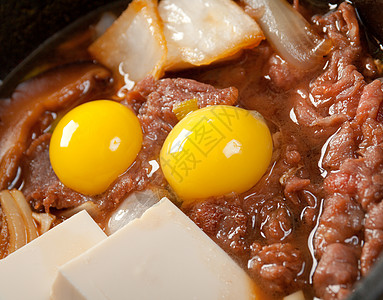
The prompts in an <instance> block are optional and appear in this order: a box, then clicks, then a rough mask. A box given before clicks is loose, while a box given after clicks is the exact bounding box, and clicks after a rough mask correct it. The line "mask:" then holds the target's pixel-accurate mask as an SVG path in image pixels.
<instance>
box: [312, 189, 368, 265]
mask: <svg viewBox="0 0 383 300" xmlns="http://www.w3.org/2000/svg"><path fill="white" fill-rule="evenodd" d="M324 205H325V206H324V208H323V214H322V216H321V218H320V224H319V227H318V229H317V232H316V234H315V239H314V246H315V252H316V255H317V257H319V258H320V257H322V256H323V255H324V253H326V251H327V247H328V246H329V245H331V244H335V243H343V244H350V245H351V246H353V247H354V248H356V247H361V244H362V242H363V235H362V233H363V221H364V212H363V210H362V208H361V207H360V205H359V203H357V202H355V201H354V200H353V199H352V198H351V197H350V196H347V195H341V194H334V195H332V196H331V197H328V198H327V199H326V200H325V203H324Z"/></svg>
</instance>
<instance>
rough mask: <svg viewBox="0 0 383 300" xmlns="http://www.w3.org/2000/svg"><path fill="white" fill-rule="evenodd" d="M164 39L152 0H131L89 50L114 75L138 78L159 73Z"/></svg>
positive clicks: (164, 46) (158, 74) (156, 75)
mask: <svg viewBox="0 0 383 300" xmlns="http://www.w3.org/2000/svg"><path fill="white" fill-rule="evenodd" d="M166 51H167V50H166V42H165V37H164V34H163V30H162V25H161V20H160V17H159V15H158V11H157V1H155V0H134V1H133V2H132V3H131V4H130V5H129V7H128V9H127V10H125V11H124V12H123V13H122V15H121V16H120V17H119V18H118V19H117V20H116V21H115V22H114V23H113V25H112V26H111V27H110V28H109V29H108V30H107V31H106V32H105V33H104V34H103V35H102V36H101V37H100V38H99V39H97V40H96V41H95V42H94V43H93V44H92V45H91V46H90V47H89V52H90V53H91V54H92V56H93V57H94V58H96V59H97V60H98V61H99V62H101V63H102V64H104V65H105V66H107V67H108V68H110V69H112V70H113V72H114V73H115V74H116V75H119V74H120V71H121V72H122V74H120V75H121V76H122V77H124V76H125V75H126V74H127V75H128V77H129V79H130V80H133V81H138V80H140V79H142V78H144V77H145V76H146V75H147V74H151V75H153V77H154V78H157V79H158V78H159V77H161V76H162V74H163V72H164V70H163V66H164V63H165V60H166Z"/></svg>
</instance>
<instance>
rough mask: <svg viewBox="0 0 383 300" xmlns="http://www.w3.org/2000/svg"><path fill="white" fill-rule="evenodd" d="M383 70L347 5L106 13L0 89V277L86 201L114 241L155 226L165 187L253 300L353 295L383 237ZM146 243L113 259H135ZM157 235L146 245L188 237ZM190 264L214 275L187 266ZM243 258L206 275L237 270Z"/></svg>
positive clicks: (209, 5)
mask: <svg viewBox="0 0 383 300" xmlns="http://www.w3.org/2000/svg"><path fill="white" fill-rule="evenodd" d="M382 72H383V68H382V64H381V61H380V60H379V59H377V58H374V57H373V56H372V55H371V51H370V50H369V48H368V36H367V35H366V33H365V32H364V30H363V27H362V26H361V24H360V22H359V21H358V18H357V14H356V12H355V8H354V7H353V5H352V4H350V3H347V2H344V3H339V4H337V5H329V7H328V8H326V9H325V10H323V9H322V10H321V11H319V10H315V9H314V8H313V6H309V5H308V4H307V2H305V3H298V1H294V3H293V5H292V4H289V3H287V2H285V1H284V0H268V1H267V0H241V1H231V0H196V1H187V0H161V1H158V2H157V1H155V0H134V1H132V2H131V3H130V4H129V6H128V7H127V8H126V10H125V11H123V12H122V13H121V15H119V16H118V15H115V14H114V13H111V12H105V13H104V14H103V15H102V16H101V17H100V19H99V21H97V22H95V23H92V24H89V26H88V27H87V29H86V30H84V31H76V32H73V34H72V35H71V37H70V38H68V39H67V40H66V41H65V42H62V43H60V44H59V45H57V47H55V49H54V50H52V52H51V55H50V56H49V57H47V58H46V59H43V60H41V61H39V62H38V67H36V68H35V69H33V70H32V71H31V72H28V73H27V74H25V77H24V78H20V83H19V85H18V86H17V87H16V89H15V90H14V92H13V93H12V95H11V96H10V97H9V98H7V99H2V101H1V103H0V120H1V122H0V141H1V142H0V164H1V168H0V188H1V190H2V191H1V193H0V203H1V207H0V216H1V222H0V228H1V234H0V256H1V257H2V260H1V261H0V273H1V272H3V271H2V270H1V268H2V267H3V265H4V266H5V263H4V264H3V265H2V264H1V263H3V262H7V263H8V262H9V260H10V259H11V258H12V257H16V255H17V253H22V251H24V252H27V250H25V249H28V247H29V245H38V240H40V239H42V238H44V236H46V237H48V234H49V233H50V232H52V235H53V232H54V230H55V229H56V228H63V227H60V226H62V225H64V224H65V223H66V222H69V221H70V220H71V219H72V218H75V216H74V215H77V213H78V212H80V211H83V210H85V211H86V212H87V214H89V215H90V216H91V217H92V222H93V221H94V222H96V223H97V225H98V227H97V228H98V230H100V229H102V231H103V232H100V233H99V234H100V235H105V233H106V235H108V237H106V236H105V237H104V236H103V237H102V239H103V240H104V241H105V242H106V241H110V240H113V241H117V240H118V236H119V235H122V234H121V232H122V231H123V230H126V229H125V228H129V226H130V227H132V226H133V225H132V224H137V222H141V223H145V222H146V221H145V220H149V221H148V222H154V223H153V224H157V223H155V222H157V221H156V220H157V219H156V218H157V217H158V216H156V215H154V214H153V213H151V212H150V211H151V210H152V209H155V208H156V207H157V209H158V207H159V205H162V204H157V202H160V203H163V201H164V200H161V199H167V200H166V201H168V202H169V204H166V205H173V206H174V207H173V206H172V207H173V208H171V209H172V210H174V211H176V213H175V214H182V218H183V217H185V221H182V222H190V226H191V227H190V228H193V230H194V231H196V232H197V231H200V232H199V233H198V234H202V235H203V236H204V238H206V235H207V236H208V237H209V239H207V240H206V241H207V242H208V243H212V244H211V245H213V246H214V247H217V249H219V251H222V250H223V251H222V255H226V256H225V259H226V260H227V261H229V260H230V264H233V266H235V268H237V267H238V270H237V269H235V270H236V271H235V272H242V273H243V275H241V276H242V277H240V278H241V279H240V280H242V281H245V280H247V279H249V280H250V282H251V286H252V288H251V293H249V294H247V295H248V299H251V298H255V299H282V298H284V297H287V298H286V299H293V298H288V297H295V298H294V299H313V298H315V297H316V298H321V299H346V298H347V297H348V296H349V295H350V294H351V293H352V292H353V290H354V289H355V286H356V284H357V283H358V282H359V281H360V280H362V279H363V278H364V277H366V276H367V275H368V274H369V272H370V270H371V269H372V267H373V266H374V264H375V263H376V261H377V260H378V258H379V255H380V252H381V250H382V248H383V202H382V198H383V104H382V101H383V88H382V82H383V81H382V79H381V78H382ZM160 200H161V201H160ZM169 207H170V206H169ZM145 211H146V212H145ZM181 211H182V212H181ZM82 213H84V212H82ZM80 214H81V213H80ZM142 214H143V216H142V217H141V215H142ZM159 215H160V214H159ZM151 216H152V217H151ZM173 217H174V218H173ZM158 218H159V219H158V220H160V219H161V220H163V222H172V220H176V217H175V216H173V214H168V215H167V217H166V218H162V217H161V216H160V217H158ZM172 218H173V219H172ZM177 218H178V217H177ZM137 220H138V221H137ZM177 220H178V219H177ZM183 220H184V219H183ZM191 221H192V222H193V223H192V222H191ZM73 222H74V221H73ZM158 222H160V221H158ZM161 222H162V221H161ZM174 222H175V221H174ZM177 222H178V221H177ZM177 222H175V223H177ZM180 222H181V221H180ZM158 224H159V223H158ZM180 224H181V223H180ZM182 224H183V223H182ZM185 224H186V223H185ZM187 224H189V223H187ZM195 225H196V227H195V228H194V227H193V226H195ZM76 226H78V225H76ZM79 226H80V227H81V225H79ZM188 226H189V225H187V226H186V225H185V228H186V227H188ZM197 226H198V228H197ZM155 228H156V226H153V227H152V228H151V230H155ZM188 228H189V227H188ZM129 230H130V229H129ZM57 235H58V233H57ZM185 235H187V233H185ZM155 237H156V235H153V238H152V239H154V238H155ZM57 239H58V240H60V236H59V235H58V237H57ZM32 240H33V241H32ZM138 240H140V236H139V235H138V236H137V238H136V240H134V239H131V240H130V242H129V243H128V244H126V245H127V246H126V248H124V249H123V252H121V253H122V254H119V255H118V256H119V257H114V258H113V259H116V260H118V261H119V262H120V264H121V265H124V260H125V259H131V257H132V255H133V254H132V253H133V250H132V249H135V248H134V247H135V244H136V243H137V241H138ZM161 241H162V239H156V244H153V245H151V246H150V247H146V248H145V249H141V250H139V251H138V252H137V253H140V252H142V253H146V252H147V251H151V252H150V253H155V254H156V255H158V253H159V252H160V251H162V250H159V248H161V247H167V248H166V249H169V251H173V250H174V249H175V248H174V246H173V243H174V245H175V244H177V242H178V238H176V237H175V236H174V238H173V239H171V240H170V242H169V241H168V240H163V242H161ZM29 242H30V244H29ZM33 243H35V244H33ZM102 243H104V242H103V241H102V242H100V244H97V245H96V246H94V247H99V248H100V247H101V246H99V245H101V244H102ZM108 243H111V242H108ZM116 243H117V242H116ZM196 243H197V242H196ZM54 244H55V243H51V244H50V245H48V246H47V247H48V248H49V247H55V245H54ZM209 245H210V244H209ZM213 246H211V247H213ZM41 247H43V246H41ZM57 247H58V246H57ZM60 247H61V246H60ZM113 247H119V246H118V245H116V246H113ZM113 247H112V246H111V248H113ZM157 247H158V248H157ZM193 247H194V246H193ZM209 247H210V246H209ZM89 248H91V247H89ZM52 249H54V248H52ZM92 249H93V248H91V249H90V250H89V251H88V252H86V253H85V254H83V253H82V252H84V251H85V250H86V249H84V251H83V250H81V251H80V252H81V253H78V254H76V257H77V256H79V257H81V255H89V257H93V256H92V255H93V254H92V251H93V250H92ZM95 249H96V248H95ZM161 249H162V248H161ZM205 249H206V247H205ZM52 251H56V250H52ZM57 251H59V250H57ZM100 251H101V250H100ZM131 251H132V252H131ZM134 251H135V250H134ZM166 252H167V250H166V251H164V253H166ZM171 253H173V252H171ZM175 253H176V254H174V257H176V256H177V255H183V253H184V252H182V251H181V253H180V251H178V250H177V251H175ZM185 253H186V252H185ZM20 255H21V254H20ZM105 255H106V256H107V257H108V255H107V254H105ZM153 255H154V254H153ZM220 255H221V254H220ZM109 256H111V255H109ZM172 256H173V254H172ZM87 257H88V256H87ZM95 257H96V256H95ZM129 257H130V258H129ZM72 259H74V260H76V259H77V260H79V258H75V257H72ZM145 259H146V258H145V257H144V256H143V257H142V258H137V259H136V262H137V264H139V263H142V261H143V260H145ZM189 259H190V257H188V256H186V255H184V256H183V258H182V261H188V260H189ZM15 260H16V259H15ZM31 260H33V258H32V257H31ZM159 260H161V258H159ZM212 260H214V259H213V258H212ZM145 262H146V265H148V266H151V265H152V264H153V265H154V263H153V262H152V261H151V260H149V259H148V260H147V261H146V260H145ZM64 263H67V261H63V262H61V263H60V264H58V265H57V266H55V268H56V269H55V274H56V273H57V272H58V273H59V274H61V275H60V276H64V277H65V276H67V275H65V274H67V273H65V272H64V271H62V270H64V269H65V267H63V268H64V269H61V268H62V265H65V264H64ZM209 263H210V259H209ZM69 264H72V265H73V266H74V265H76V263H74V262H73V261H70V262H69ZM89 264H91V263H89ZM106 265H107V264H106ZM23 267H24V265H19V267H18V269H17V272H20V273H22V272H23ZM94 269H95V270H97V271H95V272H94V273H97V274H99V275H97V276H101V277H102V276H104V277H105V282H106V281H108V280H110V279H108V278H110V277H111V276H112V277H113V276H114V275H113V274H114V273H113V272H114V269H111V270H109V269H108V271H104V269H102V268H101V267H100V268H99V269H96V268H94ZM133 269H134V264H132V265H130V267H128V268H126V270H124V272H126V274H128V273H129V274H130V275H126V276H128V277H127V278H130V277H129V276H133V277H134V276H135V275H134V274H136V273H137V274H138V273H140V272H138V271H137V270H136V269H134V270H136V271H137V272H136V273H134V272H133V271H132V270H133ZM57 270H58V271H57ZM65 270H67V269H65ZM76 270H77V269H76ZM60 272H61V273H60ZM116 272H117V271H116ZM132 272H133V273H134V274H133V273H132ZM193 272H197V274H195V275H193V276H195V277H196V278H197V277H199V276H205V275H203V274H198V271H196V270H193V268H191V269H185V268H183V269H182V274H179V277H182V276H185V274H192V273H193ZM201 272H202V271H201ZM230 272H231V271H229V270H227V271H226V270H225V269H224V268H223V269H216V270H213V271H212V274H213V275H209V276H221V275H222V274H225V276H228V277H225V278H229V279H225V280H226V281H227V282H226V284H229V283H228V282H231V280H233V281H235V280H236V278H237V279H238V278H239V277H238V276H237V275H236V276H234V275H233V278H232V279H230V276H231V275H230ZM242 273H240V274H242ZM68 274H69V273H68ZM84 274H85V273H84ZM118 274H120V273H118ZM122 274H123V273H122ZM131 274H133V275H131ZM140 274H141V273H140ZM214 274H215V275H214ZM233 274H234V273H233ZM235 274H237V273H235ZM238 274H239V273H238ZM141 275H142V274H141ZM141 275H140V276H141ZM36 276H37V275H36ZM54 276H56V275H54ZM68 276H69V275H68ZM92 276H93V275H89V278H91V277H92ZM95 276H96V275H95ZM137 276H138V275H137ZM142 276H143V277H142V278H146V277H145V274H144V275H142ZM164 276H165V275H164ZM37 277H38V276H37ZM133 277H132V278H133ZM57 278H59V276H58V277H57ZM68 278H69V277H68ZM53 279H54V278H52V280H53ZM113 280H114V281H118V280H122V281H124V275H122V277H121V278H119V279H116V278H115V279H113ZM132 280H133V279H132ZM41 281H43V280H42V279H41ZM68 281H69V279H68ZM126 281H129V280H128V279H126ZM57 282H58V281H56V282H55V283H54V284H53V292H51V293H52V294H51V297H52V299H55V297H57V298H56V299H61V298H59V297H58V296H57V295H58V294H59V292H57V291H58V286H59V284H58V283H57ZM19 284H20V285H22V282H20V283H19ZM71 284H72V285H73V286H77V283H73V282H72V283H71ZM78 284H79V286H80V283H78ZM189 285H190V289H191V290H193V289H198V285H197V286H194V287H193V282H189ZM51 286H52V283H50V284H48V287H47V288H48V290H49V291H50V290H51ZM100 286H102V284H101V285H100ZM155 286H156V285H155V284H153V285H149V288H148V290H150V289H155ZM225 287H226V290H225V291H226V292H227V293H226V292H225V293H226V294H225V293H224V294H222V295H223V296H222V295H221V296H222V297H221V298H223V299H228V298H232V297H229V296H227V295H229V294H230V284H229V285H225ZM55 288H56V290H55ZM139 288H140V287H137V289H139ZM215 288H216V287H213V286H212V287H211V289H212V290H213V289H215ZM100 289H101V287H100ZM79 290H80V288H79ZM228 291H229V292H228ZM1 293H2V292H1V291H0V298H1V297H2V296H1ZM84 293H85V292H84ZM105 293H106V292H105ZM119 293H120V292H119ZM124 293H125V294H123V295H121V293H120V296H121V297H122V298H121V299H130V297H131V298H134V297H132V296H129V295H130V294H129V293H130V290H129V289H128V290H126V291H125V292H124ZM167 293H170V294H169V295H171V291H170V290H168V291H167ZM184 294H186V295H187V294H189V292H188V291H184ZM291 294H292V295H291ZM84 295H85V294H83V297H84V298H86V297H88V296H86V297H85V296H84ZM131 295H132V294H131ZM225 295H226V296H227V297H226V296H225ZM231 295H233V293H232V294H231ZM289 295H290V296H289ZM201 297H202V296H201ZM225 297H226V298H225ZM106 298H107V296H106V295H105V299H106ZM202 298H203V297H202ZM245 298H246V297H245ZM76 299H77V298H76ZM82 299H83V298H82ZM87 299H91V298H87ZM93 299H95V298H93ZM100 299H101V298H100ZM108 299H109V298H108ZM113 299H114V298H113ZM116 299H117V298H116ZM118 299H120V298H118ZM232 299H233V298H232ZM234 299H240V297H239V296H238V298H235V297H234Z"/></svg>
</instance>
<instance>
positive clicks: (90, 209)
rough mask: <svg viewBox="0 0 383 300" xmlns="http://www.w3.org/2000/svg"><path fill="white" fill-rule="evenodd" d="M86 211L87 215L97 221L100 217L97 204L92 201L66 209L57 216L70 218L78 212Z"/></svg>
mask: <svg viewBox="0 0 383 300" xmlns="http://www.w3.org/2000/svg"><path fill="white" fill-rule="evenodd" d="M82 210H86V211H87V213H88V214H89V215H90V216H91V217H92V218H93V219H98V218H99V217H100V216H101V213H102V211H101V209H100V208H99V207H98V206H97V204H95V203H93V202H92V201H87V202H85V203H83V204H81V205H79V206H76V207H73V208H69V209H66V210H64V211H62V212H61V213H60V214H59V216H60V217H64V218H70V217H71V216H73V215H75V214H77V213H78V212H80V211H82Z"/></svg>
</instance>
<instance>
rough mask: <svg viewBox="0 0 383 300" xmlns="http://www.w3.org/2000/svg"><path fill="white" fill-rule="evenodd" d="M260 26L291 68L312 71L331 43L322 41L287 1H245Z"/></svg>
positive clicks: (328, 49) (325, 40) (329, 48)
mask: <svg viewBox="0 0 383 300" xmlns="http://www.w3.org/2000/svg"><path fill="white" fill-rule="evenodd" d="M242 1H243V2H244V3H245V4H246V5H248V6H250V7H251V9H252V11H251V10H249V13H250V12H252V13H251V15H252V16H253V17H254V19H255V20H256V21H257V22H258V23H259V25H260V26H261V28H262V30H263V33H264V34H265V36H266V38H267V40H268V41H269V42H270V44H271V45H272V46H273V47H274V48H275V49H276V51H277V52H278V53H279V54H280V55H281V57H282V58H283V59H284V60H286V61H287V62H288V63H290V64H291V65H293V66H295V67H296V68H299V69H311V68H314V67H316V66H318V64H320V62H321V61H322V60H323V56H325V55H326V54H327V53H328V52H329V51H330V50H331V47H332V42H331V41H330V40H327V39H323V38H321V37H320V36H319V35H318V34H316V33H315V32H314V30H313V29H312V28H311V26H310V24H309V23H308V22H307V21H306V20H305V18H303V16H302V15H300V14H299V13H298V12H297V11H296V10H295V9H294V8H293V7H292V6H291V5H290V4H289V3H288V2H287V1H285V0H242Z"/></svg>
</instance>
